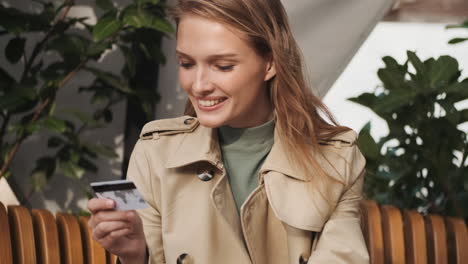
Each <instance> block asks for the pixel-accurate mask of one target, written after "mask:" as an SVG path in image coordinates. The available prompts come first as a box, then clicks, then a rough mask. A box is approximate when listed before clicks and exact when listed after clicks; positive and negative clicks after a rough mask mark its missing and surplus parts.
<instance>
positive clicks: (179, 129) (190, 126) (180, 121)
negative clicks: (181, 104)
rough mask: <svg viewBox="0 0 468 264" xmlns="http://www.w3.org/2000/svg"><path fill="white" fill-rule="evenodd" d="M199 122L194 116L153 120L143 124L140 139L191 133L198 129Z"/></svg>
mask: <svg viewBox="0 0 468 264" xmlns="http://www.w3.org/2000/svg"><path fill="white" fill-rule="evenodd" d="M199 124H200V123H199V122H198V119H197V118H195V117H192V116H181V117H176V118H168V119H160V120H155V121H151V122H149V123H147V124H146V125H144V126H143V129H142V130H141V133H140V139H141V140H148V139H158V138H159V137H161V136H169V135H177V134H183V133H191V132H193V131H194V130H195V129H197V127H198V125H199Z"/></svg>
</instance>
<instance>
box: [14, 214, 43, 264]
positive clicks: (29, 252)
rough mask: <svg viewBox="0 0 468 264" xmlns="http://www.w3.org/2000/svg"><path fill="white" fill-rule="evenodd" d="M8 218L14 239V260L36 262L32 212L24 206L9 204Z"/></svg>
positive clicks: (22, 262)
mask: <svg viewBox="0 0 468 264" xmlns="http://www.w3.org/2000/svg"><path fill="white" fill-rule="evenodd" d="M8 218H9V221H10V232H11V237H12V241H13V260H14V261H13V262H14V263H15V264H35V263H36V246H35V242H34V231H33V230H34V229H33V224H32V218H31V214H30V213H29V211H28V209H26V208H24V207H22V206H8Z"/></svg>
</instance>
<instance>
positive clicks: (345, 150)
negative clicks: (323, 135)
mask: <svg viewBox="0 0 468 264" xmlns="http://www.w3.org/2000/svg"><path fill="white" fill-rule="evenodd" d="M357 139H358V134H357V133H356V132H355V131H353V130H349V131H346V132H343V133H340V134H338V135H336V136H334V137H333V138H331V139H329V140H323V141H320V145H322V146H323V149H322V151H323V154H324V157H325V159H326V162H324V163H322V164H323V165H324V167H325V168H327V169H328V170H329V171H330V173H331V174H334V173H332V172H333V171H335V172H336V167H339V164H343V166H342V168H343V169H342V170H344V171H345V172H346V173H344V174H343V173H339V174H340V175H341V177H339V178H340V179H341V180H345V182H348V181H351V182H353V181H354V180H355V179H356V178H357V177H359V175H360V174H361V171H362V170H363V169H364V167H365V164H366V160H365V158H364V156H363V155H362V153H361V151H360V150H359V147H358V144H357ZM328 167H329V168H328ZM345 175H347V176H346V177H345V178H344V179H343V176H345ZM337 177H338V176H337Z"/></svg>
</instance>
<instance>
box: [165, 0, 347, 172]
mask: <svg viewBox="0 0 468 264" xmlns="http://www.w3.org/2000/svg"><path fill="white" fill-rule="evenodd" d="M170 13H171V15H172V16H173V18H174V19H175V21H176V24H178V23H179V21H180V20H181V18H182V17H183V16H184V15H186V14H192V15H198V16H201V17H204V18H207V19H212V20H215V21H217V22H220V23H223V24H226V25H229V26H231V27H233V28H235V29H237V30H238V31H240V32H242V33H244V34H245V35H246V36H248V38H249V39H250V42H251V44H252V46H253V47H254V48H255V49H256V51H257V52H258V54H259V55H261V56H265V57H270V58H271V59H272V60H273V62H274V63H275V67H276V72H277V73H276V76H275V77H274V78H273V79H272V80H270V83H269V85H268V89H269V90H270V91H269V94H270V100H271V102H272V104H273V107H274V110H275V117H276V129H277V133H278V136H279V137H281V138H282V142H284V143H285V148H286V151H287V152H288V153H287V156H288V157H290V161H291V162H293V163H295V164H296V165H297V166H300V167H302V168H303V169H309V170H310V169H312V170H313V171H314V172H315V174H319V175H317V176H327V175H326V173H325V172H324V171H323V169H322V168H321V166H320V164H319V163H318V162H317V160H316V159H314V157H313V153H312V152H311V147H312V149H314V150H319V149H320V148H319V145H320V142H322V141H325V140H327V139H330V138H332V137H333V136H335V135H337V134H339V133H342V132H344V131H347V130H349V128H347V127H342V126H338V125H337V123H336V121H335V119H334V118H333V116H332V115H331V113H330V112H329V110H328V109H327V108H326V107H325V105H324V104H323V103H322V102H321V100H320V99H319V98H318V97H316V96H315V95H314V94H313V93H312V91H311V87H310V86H309V84H308V82H307V81H306V79H305V75H304V72H303V69H304V66H303V61H302V54H301V52H300V49H299V47H298V45H297V43H296V41H295V39H294V37H293V35H292V32H291V29H290V26H289V23H288V17H287V14H286V11H285V9H284V7H283V5H282V4H281V2H280V0H178V3H177V5H176V6H175V7H174V8H173V9H172V10H171V11H170ZM185 114H186V115H190V116H196V113H195V109H194V107H193V105H192V104H191V102H190V100H189V101H188V102H187V105H186V109H185ZM327 120H328V121H327ZM308 175H312V174H308ZM321 178H322V179H323V177H321ZM326 178H329V177H326ZM311 180H312V179H311Z"/></svg>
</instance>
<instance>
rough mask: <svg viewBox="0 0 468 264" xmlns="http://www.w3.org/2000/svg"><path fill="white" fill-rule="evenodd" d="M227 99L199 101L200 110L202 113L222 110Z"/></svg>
mask: <svg viewBox="0 0 468 264" xmlns="http://www.w3.org/2000/svg"><path fill="white" fill-rule="evenodd" d="M226 100H227V98H217V99H198V100H197V104H198V108H199V109H200V110H202V111H214V110H217V109H219V108H221V107H222V106H223V105H224V103H225V102H226Z"/></svg>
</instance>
